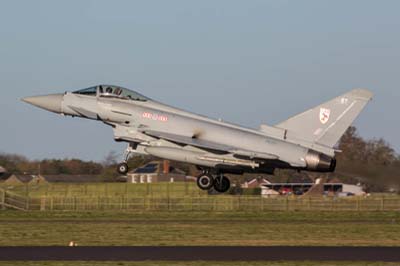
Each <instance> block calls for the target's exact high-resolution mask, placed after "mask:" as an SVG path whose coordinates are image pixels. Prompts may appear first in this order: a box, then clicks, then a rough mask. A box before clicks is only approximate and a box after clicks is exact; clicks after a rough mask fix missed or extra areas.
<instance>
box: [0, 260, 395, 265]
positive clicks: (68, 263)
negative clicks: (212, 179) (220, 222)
mask: <svg viewBox="0 0 400 266" xmlns="http://www.w3.org/2000/svg"><path fill="white" fill-rule="evenodd" d="M3 265H4V266H5V265H7V266H8V265H14V266H92V265H96V266H170V265H171V266H210V265H213V266H228V265H235V266H321V265H323V266H398V265H399V264H398V263H383V262H307V261H302V262H209V261H206V262H205V261H204V262H202V261H199V262H153V261H151V262H150V261H147V262H76V261H74V262H14V261H13V262H0V266H3Z"/></svg>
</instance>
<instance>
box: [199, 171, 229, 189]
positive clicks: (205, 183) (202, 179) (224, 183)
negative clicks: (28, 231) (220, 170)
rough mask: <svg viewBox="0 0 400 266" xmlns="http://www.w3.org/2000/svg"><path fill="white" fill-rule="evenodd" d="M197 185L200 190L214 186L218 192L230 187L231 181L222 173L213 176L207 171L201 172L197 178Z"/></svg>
mask: <svg viewBox="0 0 400 266" xmlns="http://www.w3.org/2000/svg"><path fill="white" fill-rule="evenodd" d="M197 186H198V187H199V188H200V189H201V190H210V189H211V188H214V189H215V190H216V191H217V192H219V193H225V192H227V191H228V190H229V188H230V187H231V182H230V181H229V179H228V178H227V177H226V176H224V175H223V174H218V175H216V176H213V175H211V174H210V173H209V172H203V173H202V174H201V175H200V176H199V177H198V178H197Z"/></svg>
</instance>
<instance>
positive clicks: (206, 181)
mask: <svg viewBox="0 0 400 266" xmlns="http://www.w3.org/2000/svg"><path fill="white" fill-rule="evenodd" d="M213 185H214V178H213V177H212V176H209V175H206V174H203V175H201V176H199V177H198V178H197V186H198V187H199V188H200V189H201V190H209V189H210V188H212V186H213Z"/></svg>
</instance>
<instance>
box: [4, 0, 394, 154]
mask: <svg viewBox="0 0 400 266" xmlns="http://www.w3.org/2000/svg"><path fill="white" fill-rule="evenodd" d="M0 6H1V8H0V86H1V89H0V91H1V93H2V94H1V95H0V152H6V153H17V154H22V155H25V156H27V157H28V158H31V159H43V158H81V159H85V160H95V161H101V160H103V158H104V157H105V156H106V155H107V154H108V153H109V152H110V151H116V152H117V153H121V154H122V152H123V150H124V148H125V145H124V144H121V143H116V142H114V140H113V133H112V129H111V128H110V127H108V126H106V125H104V124H101V123H100V122H96V121H88V120H83V119H78V118H66V117H62V116H60V115H57V114H53V113H50V112H46V111H44V110H41V109H38V108H35V107H33V106H30V105H28V104H25V103H23V102H21V101H20V98H22V97H25V96H32V95H41V94H49V93H59V92H64V91H71V90H77V89H81V88H85V87H89V86H92V85H97V84H102V83H106V84H115V85H120V86H124V87H127V88H130V89H134V90H137V91H139V92H141V93H142V94H144V95H146V96H149V97H151V98H154V99H156V100H158V101H161V102H165V103H167V104H170V105H173V106H177V107H180V108H184V109H186V110H189V111H193V112H196V113H201V114H204V115H207V116H211V117H214V118H222V119H224V120H226V121H232V122H235V123H239V124H242V125H245V126H249V127H254V128H258V127H259V125H260V124H263V123H266V124H270V125H274V124H276V123H278V122H280V121H282V120H285V119H286V118H288V117H290V116H292V115H294V114H296V113H299V112H302V111H304V110H306V109H309V108H310V107H313V106H316V105H318V104H319V103H321V102H323V101H325V100H328V99H330V98H333V97H335V96H337V95H340V94H342V93H344V92H346V91H348V90H351V89H353V88H368V89H370V90H372V91H373V92H374V93H375V98H374V100H373V101H372V102H371V103H370V105H369V106H368V107H367V109H366V110H365V111H364V112H363V113H362V114H361V116H360V118H359V119H357V121H356V122H355V125H356V126H357V128H358V130H359V133H360V135H361V136H363V137H365V138H368V139H372V138H384V139H385V140H387V141H388V142H389V143H390V144H391V145H392V146H393V147H394V148H395V149H396V151H397V152H400V138H399V137H398V136H399V135H400V118H399V116H400V111H399V105H400V89H399V80H400V16H399V10H400V1H395V0H392V1H391V0H386V1H368V0H359V1H355V0H353V1H352V0H338V1H328V0H314V1H308V0H305V1H295V0H293V1H287V0H279V1H278V0H276V1H266V0H265V1H257V0H251V1H235V0H202V1H187V0H181V1H175V0H169V1H161V0H160V1H152V0H146V1H101V0H96V1H84V0H79V1H72V0H70V1H40V0H37V1H20V0H13V1H11V0H10V1H0Z"/></svg>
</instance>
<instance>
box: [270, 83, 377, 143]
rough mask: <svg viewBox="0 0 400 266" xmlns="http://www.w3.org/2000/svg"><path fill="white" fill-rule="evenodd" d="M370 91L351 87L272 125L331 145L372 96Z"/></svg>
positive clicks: (293, 134)
mask: <svg viewBox="0 0 400 266" xmlns="http://www.w3.org/2000/svg"><path fill="white" fill-rule="evenodd" d="M372 96H373V94H372V92H370V91H368V90H365V89H355V90H352V91H350V92H348V93H345V94H343V95H341V96H339V97H337V98H335V99H333V100H331V101H328V102H326V103H323V104H321V105H319V106H317V107H315V108H312V109H310V110H307V111H305V112H304V113H301V114H299V115H296V116H294V117H292V118H289V119H288V120H286V121H284V122H282V123H280V124H278V125H276V127H278V128H282V129H286V130H288V135H289V136H295V138H298V139H302V140H306V141H310V142H315V143H318V144H321V145H324V146H327V147H333V146H334V145H335V144H336V143H337V142H338V141H339V139H340V138H341V137H342V135H343V134H344V133H345V132H346V130H347V128H348V127H350V125H351V124H352V123H353V121H354V120H355V119H356V118H357V116H358V115H359V114H360V113H361V111H362V110H363V109H364V107H365V106H366V104H367V103H368V102H369V101H370V100H371V99H372Z"/></svg>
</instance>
